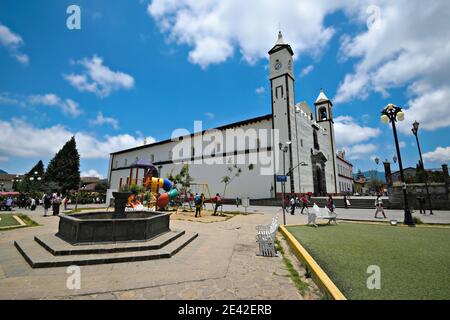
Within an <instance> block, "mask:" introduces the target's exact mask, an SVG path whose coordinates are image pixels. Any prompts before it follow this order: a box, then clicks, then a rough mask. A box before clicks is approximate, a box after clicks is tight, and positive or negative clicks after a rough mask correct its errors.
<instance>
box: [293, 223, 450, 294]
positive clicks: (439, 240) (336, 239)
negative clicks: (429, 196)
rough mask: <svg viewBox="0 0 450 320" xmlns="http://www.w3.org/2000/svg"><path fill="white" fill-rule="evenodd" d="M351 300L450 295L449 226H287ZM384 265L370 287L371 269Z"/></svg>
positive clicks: (346, 224)
mask: <svg viewBox="0 0 450 320" xmlns="http://www.w3.org/2000/svg"><path fill="white" fill-rule="evenodd" d="M288 230H289V231H290V232H291V233H292V234H293V235H294V237H295V238H297V240H299V242H300V243H301V244H302V245H303V247H305V249H306V250H308V252H309V253H310V254H311V256H312V257H313V258H314V259H315V260H316V261H317V263H318V264H319V265H320V266H321V267H322V269H323V270H324V271H325V272H326V273H327V274H328V275H329V276H330V278H331V280H333V282H334V283H335V284H336V286H337V287H338V288H339V289H340V290H341V291H342V293H343V294H344V295H345V296H346V297H347V298H348V299H369V300H375V299H377V300H378V299H450V229H449V228H447V229H444V228H424V227H416V228H407V227H398V226H397V227H392V226H389V225H370V224H352V223H340V224H339V225H337V226H319V228H313V227H309V226H294V227H288ZM371 265H376V266H379V267H380V270H381V289H380V290H378V289H373V290H369V289H368V288H367V279H368V277H369V276H370V275H371V274H369V273H367V268H368V267H369V266H371Z"/></svg>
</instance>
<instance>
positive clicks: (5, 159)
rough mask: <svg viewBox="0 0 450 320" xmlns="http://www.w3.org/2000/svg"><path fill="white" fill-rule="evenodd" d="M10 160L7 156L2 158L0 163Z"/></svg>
mask: <svg viewBox="0 0 450 320" xmlns="http://www.w3.org/2000/svg"><path fill="white" fill-rule="evenodd" d="M8 160H9V158H8V157H7V156H0V162H6V161H8Z"/></svg>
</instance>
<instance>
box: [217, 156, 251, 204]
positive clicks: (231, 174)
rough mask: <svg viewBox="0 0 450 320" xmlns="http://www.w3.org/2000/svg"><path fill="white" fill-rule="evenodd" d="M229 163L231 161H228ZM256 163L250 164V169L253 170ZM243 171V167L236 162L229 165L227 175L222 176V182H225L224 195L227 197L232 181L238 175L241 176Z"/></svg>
mask: <svg viewBox="0 0 450 320" xmlns="http://www.w3.org/2000/svg"><path fill="white" fill-rule="evenodd" d="M228 163H230V161H228ZM253 168H254V165H253V164H250V165H249V166H248V168H247V169H248V170H249V171H251V170H253ZM241 173H242V169H241V168H239V167H238V166H237V165H236V164H234V165H229V166H228V167H227V175H226V176H223V177H222V180H221V181H220V182H222V183H223V184H224V188H223V194H222V197H223V198H224V199H225V195H226V192H227V187H228V185H229V184H230V183H232V182H233V181H234V180H235V179H236V178H237V177H239V176H240V175H241Z"/></svg>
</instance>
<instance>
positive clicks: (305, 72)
mask: <svg viewBox="0 0 450 320" xmlns="http://www.w3.org/2000/svg"><path fill="white" fill-rule="evenodd" d="M313 70H314V66H313V65H312V64H310V65H309V66H307V67H306V68H304V69H303V70H302V71H301V72H300V77H306V76H307V75H308V74H310V73H311V71H313Z"/></svg>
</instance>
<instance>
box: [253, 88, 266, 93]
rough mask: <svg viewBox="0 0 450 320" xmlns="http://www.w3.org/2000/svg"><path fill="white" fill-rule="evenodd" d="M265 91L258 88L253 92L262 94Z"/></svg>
mask: <svg viewBox="0 0 450 320" xmlns="http://www.w3.org/2000/svg"><path fill="white" fill-rule="evenodd" d="M265 91H266V90H265V89H264V87H258V88H256V90H255V92H256V93H257V94H263V93H264V92H265Z"/></svg>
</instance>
